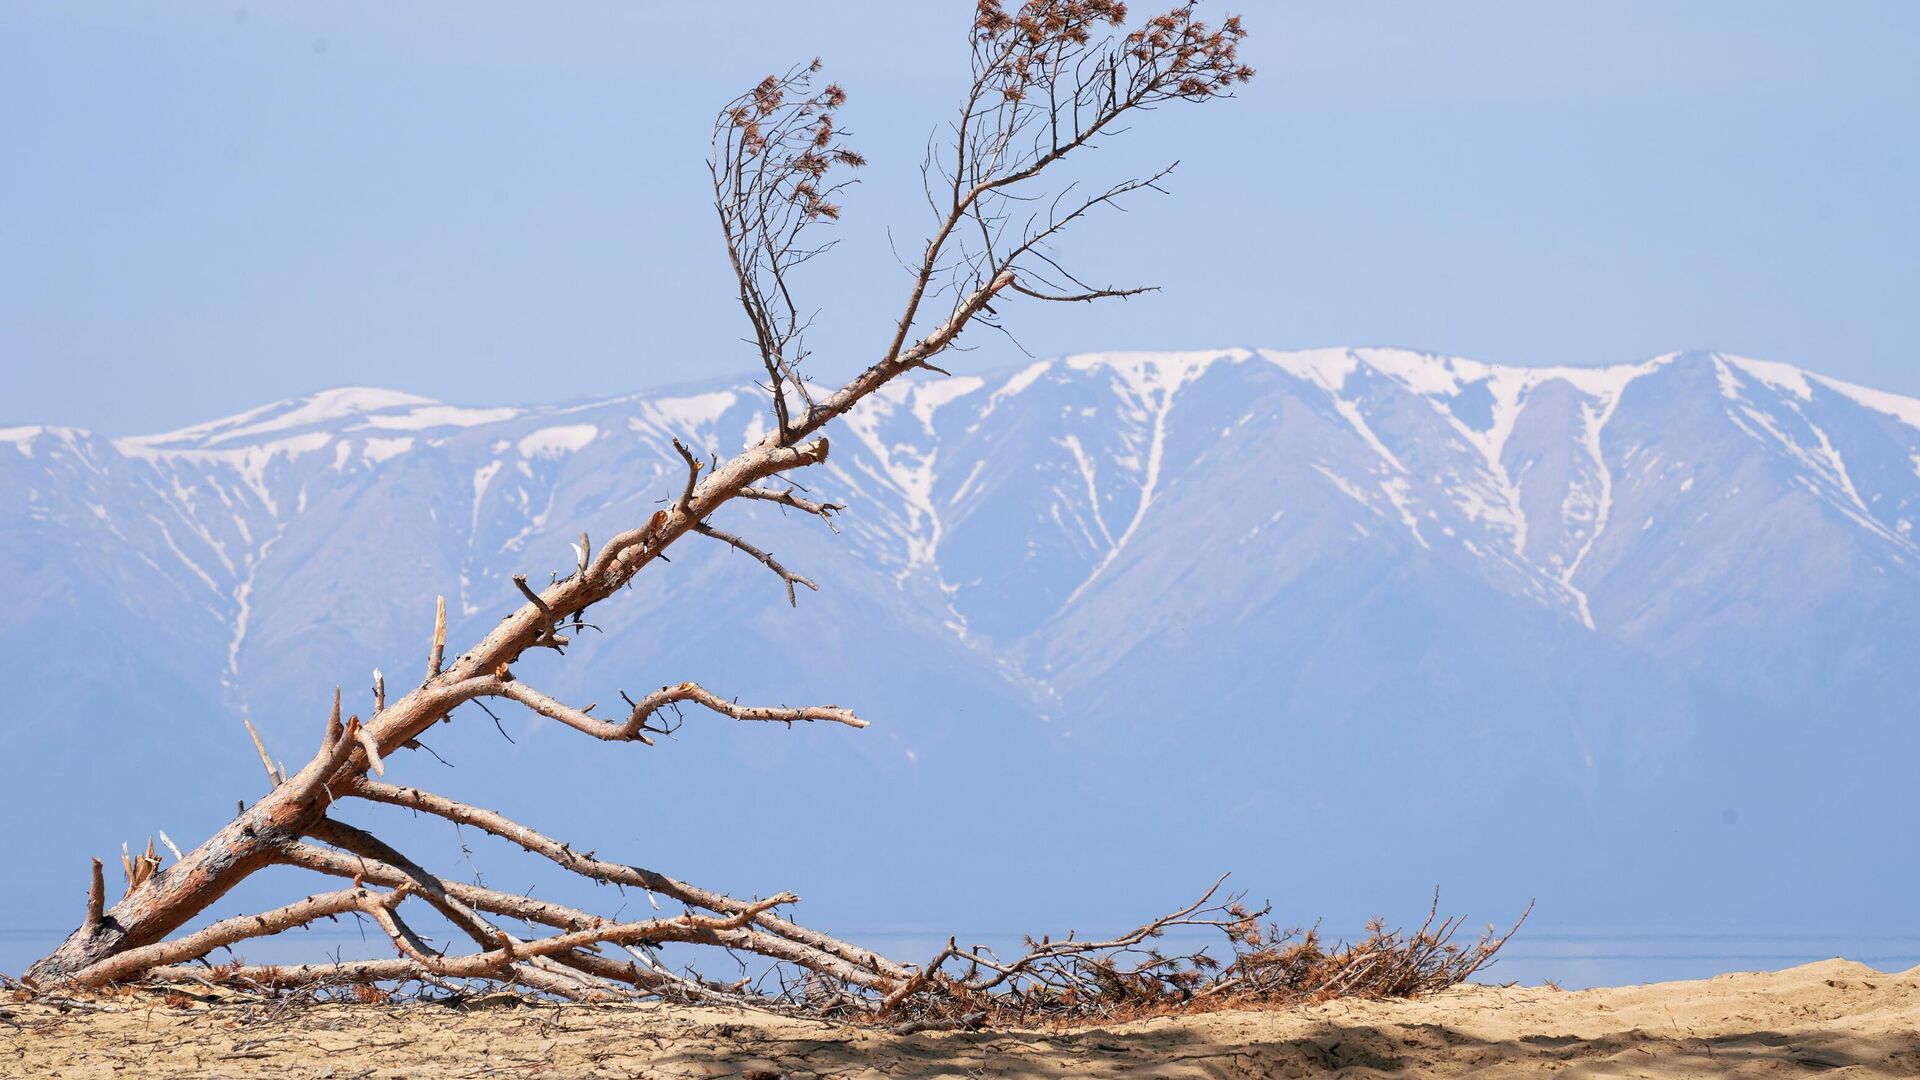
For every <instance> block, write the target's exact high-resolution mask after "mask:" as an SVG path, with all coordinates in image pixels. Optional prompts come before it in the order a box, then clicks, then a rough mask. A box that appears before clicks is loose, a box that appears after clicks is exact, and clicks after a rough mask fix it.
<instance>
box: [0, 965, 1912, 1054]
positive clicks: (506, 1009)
mask: <svg viewBox="0 0 1920 1080" xmlns="http://www.w3.org/2000/svg"><path fill="white" fill-rule="evenodd" d="M1549 1072H1556V1073H1560V1074H1562V1075H1565V1076H1569V1077H1613V1076H1619V1077H1628V1076H1631V1077H1655V1078H1663V1077H1689V1076H1754V1077H1762V1076H1764V1077H1783V1076H1797V1075H1802V1074H1807V1073H1814V1072H1828V1073H1832V1074H1834V1075H1836V1076H1849V1077H1881V1076H1884V1077H1913V1076H1920V968H1916V969H1914V970H1912V971H1907V972H1903V973H1899V974H1883V973H1881V972H1878V971H1875V970H1873V969H1872V968H1869V967H1866V966H1865V965H1862V964H1856V963H1851V962H1848V961H1845V960H1828V961H1823V962H1821V963H1817V964H1807V965H1805V966H1802V967H1796V968H1790V969H1788V970H1786V971H1780V972H1774V973H1769V974H1731V975H1721V976H1717V977H1715V978H1712V979H1707V980H1703V981H1699V982H1676V983H1659V984H1652V985H1646V986H1628V987H1618V988H1613V989H1603V990H1587V991H1580V992H1565V991H1558V990H1551V989H1543V988H1540V987H1517V986H1516V987H1465V988H1461V989H1457V990H1452V991H1448V992H1447V993H1444V994H1441V995H1438V996H1435V997H1432V998H1428V999H1424V1000H1420V1001H1400V1002H1336V1003H1332V1004H1327V1005H1319V1006H1314V1007H1310V1008H1303V1009H1295V1010H1289V1011H1284V1012H1222V1013H1214V1014H1210V1015H1204V1016H1191V1017H1184V1018H1180V1019H1162V1020H1150V1021H1144V1022H1139V1023H1132V1024H1122V1025H1115V1026H1112V1027H1103V1028H1094V1029H1087V1030H1080V1031H1075V1032H1071V1033H1054V1032H1003V1033H993V1034H980V1033H970V1034H941V1035H933V1034H922V1035H913V1036H907V1037H895V1036H890V1035H885V1034H880V1033H876V1032H873V1031H869V1030H864V1029H857V1028H844V1027H835V1026H831V1025H825V1024H817V1023H804V1022H798V1021H791V1020H781V1019H774V1018H768V1017H764V1016H758V1015H753V1014H742V1013H731V1012H724V1011H719V1010H706V1009H701V1010H687V1009H668V1008H660V1007H654V1006H632V1005H626V1006H610V1007H590V1006H558V1007H529V1006H522V1005H514V1004H508V1003H504V1002H503V1003H502V1004H501V1005H499V1006H498V1007H487V1008H479V1009H473V1010H468V1011H454V1010H451V1009H447V1008H444V1007H440V1006H408V1007H371V1006H360V1005H353V1006H346V1005H340V1006H324V1007H311V1008H304V1009H299V1010H294V1011H274V1010H265V1009H259V1008H257V1007H256V1008H252V1009H245V1008H240V1007H236V1006H232V1005H226V1006H220V1007H215V1008H205V1007H193V1008H188V1009H169V1008H166V1007H164V1006H161V1005H158V1004H144V1003H143V1004H141V1005H139V1006H137V1007H119V1006H116V1007H114V1008H112V1009H110V1010H108V1011H104V1012H86V1013H67V1014H59V1013H56V1012H55V1011H54V1010H52V1009H50V1008H48V1007H46V1006H42V1005H7V1006H4V1011H0V1074H4V1075H7V1076H35V1077H43V1076H44V1077H95V1076H129V1075H132V1076H142V1077H186V1076H272V1077H296V1076H297V1077H331V1078H335V1080H341V1078H346V1077H401V1076H408V1077H412V1076H450V1077H451V1076H473V1077H481V1076H523V1075H543V1076H582V1077H613V1076H622V1077H625V1076H647V1077H722V1076H737V1077H751V1078H758V1080H771V1078H773V1077H778V1076H789V1077H795V1078H801V1077H968V1076H1030V1077H1069V1076H1070V1077H1075V1078H1083V1077H1106V1076H1163V1077H1292V1076H1317V1075H1338V1076H1342V1077H1373V1076H1392V1077H1427V1076H1474V1077H1491V1078H1500V1077H1521V1076H1527V1077H1531V1076H1537V1075H1540V1074H1543V1073H1549Z"/></svg>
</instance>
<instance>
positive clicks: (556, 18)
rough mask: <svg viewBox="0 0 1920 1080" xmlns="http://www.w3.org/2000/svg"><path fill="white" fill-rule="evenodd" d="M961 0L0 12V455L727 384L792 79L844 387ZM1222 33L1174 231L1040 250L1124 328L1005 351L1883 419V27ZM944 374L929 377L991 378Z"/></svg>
mask: <svg viewBox="0 0 1920 1080" xmlns="http://www.w3.org/2000/svg"><path fill="white" fill-rule="evenodd" d="M971 6H972V5H971V3H970V2H967V0H923V2H914V3H901V2H898V0H894V2H878V0H860V2H853V0H838V2H834V3H828V4H795V3H788V2H774V0H730V2H728V3H726V4H716V5H701V4H672V5H668V4H659V3H633V2H608V3H572V4H567V5H558V6H550V5H534V6H528V5H522V4H514V5H509V4H504V3H458V4H454V3H428V2H414V3H407V4H388V3H329V4H324V5H287V4H259V3H253V2H250V0H228V2H225V3H219V4H201V3H190V2H168V3H156V2H145V0H123V2H115V3H110V4H109V3H94V4H57V3H51V2H34V0H20V2H15V3H8V4H6V5H4V6H0V154H4V161H5V163H4V166H0V424H6V423H27V422H33V423H61V424H73V425H79V426H83V427H90V428H94V429H96V430H100V431H103V432H106V433H109V434H127V433H133V432H140V431H154V430H161V429H165V428H170V427H175V426H179V425H182V424H185V423H188V422H191V421H195V420H199V419H203V418H207V417H210V416H215V415H222V414H226V413H230V412H233V411H237V410H239V409H241V408H244V407H247V406H251V405H254V404H258V403H261V402H264V401H267V400H270V399H273V398H278V397H286V396H291V395H294V394H298V393H303V392H306V391H310V390H314V389H318V388H321V387H326V386H336V385H345V384H369V385H379V386H388V387H393V388H396V389H401V390H407V391H412V392H416V393H421V394H428V395H432V396H435V397H439V398H443V399H445V400H449V401H455V402H472V403H483V402H536V401H553V400H561V399H566V398H572V397H578V396H584V395H596V394H609V393H616V392H623V391H630V390H636V389H641V388H645V387H648V386H653V385H658V384H663V383H670V382H684V381H689V380H696V379H704V378H710V377H714V376H720V375H730V374H735V373H740V372H745V371H747V370H749V369H750V368H751V367H752V366H753V358H752V356H751V353H750V352H749V351H748V349H747V348H746V347H745V346H744V345H742V344H740V343H739V340H738V339H739V336H740V333H741V330H742V324H741V321H740V318H739V316H738V314H737V310H736V309H735V308H734V307H733V301H732V299H731V292H730V286H729V283H728V281H727V277H726V270H725V261H724V255H723V252H722V249H721V247H720V245H719V243H718V241H717V239H716V237H717V230H716V227H715V225H714V223H713V219H712V212H711V209H710V208H709V207H708V206H707V204H706V201H705V195H706V187H705V185H706V175H705V169H704V164H703V162H704V156H705V153H706V136H707V131H708V124H709V123H710V120H711V117H712V115H713V112H714V110H715V108H716V107H717V106H718V105H719V104H720V103H721V102H722V101H724V100H725V99H726V98H728V97H729V96H731V95H732V94H733V93H735V92H736V91H738V90H739V89H743V88H744V87H745V86H747V85H750V84H751V83H752V82H753V81H755V80H756V79H757V78H758V77H759V76H760V75H762V74H764V73H766V72H767V71H769V70H772V69H774V68H776V67H783V66H785V65H786V64H787V63H788V62H790V61H794V60H802V59H806V58H810V57H812V56H815V55H819V56H821V57H824V58H825V59H826V61H827V63H828V67H829V74H830V75H831V76H833V77H836V78H838V79H840V80H841V81H842V82H843V83H844V84H845V85H846V87H847V89H848V90H849V92H850V93H851V95H852V100H851V102H850V103H849V106H848V108H847V109H846V111H845V112H844V114H843V119H844V120H845V122H846V123H847V125H848V126H849V127H851V128H852V129H853V130H854V131H855V132H856V135H857V137H856V139H855V140H854V142H855V145H857V146H859V147H860V148H861V149H863V150H864V151H866V152H867V154H868V156H869V158H870V159H871V160H872V162H873V164H872V165H871V167H870V168H868V169H867V170H865V172H866V178H865V184H864V187H863V189H862V190H860V191H858V192H856V193H855V195H854V197H853V198H852V200H851V202H850V204H849V207H848V215H847V224H846V226H845V228H844V229H843V235H844V238H845V243H844V244H843V245H842V247H841V248H840V249H839V250H838V251H837V252H836V253H835V254H834V256H833V257H832V258H831V259H829V260H828V261H826V262H823V263H821V264H818V267H817V269H816V270H815V271H814V272H813V273H812V274H811V276H810V277H809V278H808V279H807V281H806V282H805V288H806V291H807V293H808V294H809V296H810V298H811V300H812V302H814V303H817V304H818V305H819V306H820V307H821V308H822V315H821V318H820V322H819V324H818V329H817V331H816V333H815V334H814V335H813V338H812V344H813V345H814V347H815V349H816V351H817V353H818V354H819V358H818V360H817V362H816V366H817V371H816V374H817V375H819V376H820V377H822V378H827V377H832V376H834V375H840V374H845V373H847V372H849V371H851V370H853V369H855V368H857V367H858V366H861V365H863V364H865V363H866V362H868V361H870V360H871V359H872V358H873V357H874V355H875V353H876V351H877V350H878V349H879V348H880V347H881V346H882V345H883V344H884V338H885V336H886V330H887V326H886V323H887V320H888V318H889V317H890V315H891V314H892V312H893V310H894V309H896V308H897V305H898V298H899V297H900V295H901V291H902V277H903V274H902V272H901V271H900V270H899V269H898V268H897V266H896V265H895V264H894V263H893V261H892V259H891V256H890V255H889V253H888V247H887V243H888V240H887V230H888V228H889V227H891V229H892V231H893V235H894V237H895V238H896V239H898V241H899V242H900V244H901V247H902V250H910V249H911V248H913V247H915V246H917V245H918V244H919V243H920V241H921V238H922V236H923V233H924V229H925V226H926V222H927V218H928V213H927V211H926V208H925V206H924V204H920V203H918V202H917V201H916V200H917V197H918V169H917V167H918V165H919V161H920V157H921V153H922V150H923V149H924V146H925V139H926V137H927V135H928V133H929V131H930V130H931V129H932V128H933V126H934V125H935V124H936V123H937V122H939V121H940V120H941V119H943V118H944V117H946V116H947V115H948V114H949V111H950V108H951V106H952V105H953V103H954V101H955V91H956V89H957V86H958V84H959V82H960V80H961V79H962V78H963V77H964V75H965V64H966V59H965V47H964V40H963V35H964V28H965V24H966V21H967V17H968V12H969V10H970V9H971ZM1149 6H1151V5H1149V4H1147V3H1140V4H1136V7H1137V8H1139V9H1142V10H1144V9H1145V8H1147V7H1149ZM1233 10H1239V11H1241V12H1242V13H1243V14H1245V15H1246V17H1247V21H1248V24H1249V26H1250V28H1251V30H1252V31H1253V36H1252V37H1251V38H1250V39H1249V41H1248V43H1247V46H1246V49H1245V52H1246V53H1247V54H1248V58H1249V60H1250V62H1252V63H1253V64H1254V65H1256V66H1257V67H1258V68H1259V69H1260V71H1261V76H1260V78H1259V79H1257V80H1256V81H1255V82H1254V83H1253V84H1252V85H1251V86H1250V87H1249V88H1247V91H1246V93H1245V94H1244V95H1243V97H1242V99H1241V100H1240V101H1238V102H1234V103H1228V104H1226V105H1223V106H1218V107H1215V106H1208V107H1206V108H1201V109H1193V108H1180V109H1171V110H1168V111H1166V112H1164V113H1161V114H1158V115H1155V116H1152V117H1149V118H1147V119H1146V120H1144V121H1142V122H1141V123H1140V124H1139V125H1137V127H1136V129H1135V131H1134V132H1133V133H1132V134H1131V135H1129V136H1128V137H1127V138H1126V139H1125V140H1123V141H1122V142H1120V143H1116V144H1114V145H1113V146H1112V147H1111V148H1110V149H1111V150H1112V151H1113V152H1112V153H1111V154H1109V155H1107V156H1106V158H1105V160H1104V161H1102V162H1101V165H1102V167H1103V168H1105V169H1107V170H1109V171H1110V172H1111V174H1112V175H1115V176H1119V175H1123V174H1125V173H1127V172H1129V171H1134V170H1138V169H1140V168H1142V167H1145V166H1147V165H1148V164H1151V163H1153V162H1156V161H1158V160H1160V159H1163V158H1176V157H1177V158H1180V159H1182V161H1183V164H1182V166H1181V168H1180V170H1179V172H1178V173H1176V175H1175V177H1174V181H1173V191H1174V195H1173V197H1172V198H1170V199H1156V200H1150V201H1147V202H1144V203H1141V204H1139V205H1138V206H1137V207H1136V208H1135V210H1134V212H1132V213H1130V214H1127V215H1122V216H1118V217H1114V218H1111V219H1108V220H1106V221H1103V222H1098V223H1095V225H1094V227H1092V228H1088V229H1085V230H1082V231H1081V233H1080V234H1079V235H1077V236H1076V237H1074V238H1072V239H1071V240H1070V241H1069V243H1068V245H1067V247H1066V253H1067V254H1068V255H1070V256H1072V257H1074V258H1077V259H1078V260H1079V261H1080V264H1081V265H1082V266H1087V267H1091V268H1094V269H1095V270H1097V271H1099V272H1100V274H1101V275H1103V276H1106V275H1109V274H1110V276H1112V277H1114V278H1116V279H1130V278H1135V277H1137V278H1139V279H1144V280H1153V281H1159V282H1163V283H1165V284H1166V286H1167V288H1166V291H1165V292H1163V293H1161V294H1159V295H1156V296H1152V297H1148V298H1144V299H1140V300H1135V301H1133V302H1130V303H1128V304H1126V305H1124V306H1120V305H1112V306H1108V307H1105V308H1100V309H1088V308H1086V307H1083V306H1072V307H1048V308H1046V309H1044V310H1041V309H1035V308H1032V307H1029V308H1028V309H1025V310H1016V311H1014V312H1012V313H1010V320H1009V321H1010V323H1011V324H1012V326H1013V327H1014V328H1015V329H1016V330H1017V331H1018V333H1019V335H1020V338H1021V341H1022V344H1024V345H1025V347H1026V348H1027V349H1029V350H1031V351H1032V352H1033V353H1035V354H1038V355H1050V354H1055V353H1060V352H1072V351H1085V350H1094V349H1122V348H1180V347H1203V346H1213V345H1220V344H1246V345H1269V346H1276V347H1296V346H1311V345H1328V344H1395V345H1406V346H1412V347H1416V348H1424V349H1433V350H1440V351H1446V352H1453V353H1459V354H1463V355H1467V356H1472V357H1476V358H1480V359H1485V360H1492V361H1498V362H1512V363H1572V364H1599V363H1610V362H1621V361H1630V360H1637V359H1641V358H1644V357H1646V356H1649V355H1652V354H1655V353H1659V352H1665V351H1668V350H1671V349H1677V348H1720V349H1726V350H1730V351H1738V352H1743V353H1746V354H1749V355H1755V356H1760V357H1765V358H1771V359H1779V360H1785V361H1789V362H1792V363H1797V364H1800V365H1803V366H1807V367H1811V368H1814V369H1816V370H1819V371H1823V372H1826V373H1830V374H1833V375H1837V376H1840V377H1843V378H1850V379H1853V380H1856V381H1860V382H1865V383H1868V384H1872V385H1876V386H1881V387H1885V388H1888V389H1893V390H1898V391H1901V392H1905V393H1909V394H1920V352H1916V349H1915V343H1916V341H1917V340H1920V335H1917V334H1916V333H1915V325H1914V324H1915V320H1916V313H1917V312H1920V301H1917V297H1920V4H1914V3H1900V2H1885V3H1873V2H1865V0H1852V2H1849V3H1845V4H1832V3H1808V2H1797V3H1766V2H1755V0H1740V2H1729V3H1717V2H1708V0H1692V2H1689V3H1684V4H1678V3H1672V2H1670V0H1661V2H1639V3H1634V2H1613V3H1604V4H1603V3H1585V4H1572V3H1539V2H1538V0H1520V2H1474V3H1453V2H1450V3H1442V2H1437V0H1436V2H1423V3H1413V2H1408V3H1397V4H1380V3H1365V2H1357V0H1325V2H1313V3H1296V2H1272V0H1242V2H1241V3H1240V4H1239V5H1238V6H1237V7H1235V8H1234V9H1233ZM977 344H978V345H979V346H980V347H979V349H978V351H976V352H975V353H973V354H972V355H970V356H968V357H966V358H965V359H964V360H963V361H962V363H963V364H964V365H966V366H971V367H976V368H978V367H988V366H999V365H1003V364H1010V363H1015V362H1018V361H1020V360H1022V359H1023V357H1022V356H1021V354H1020V353H1019V351H1018V350H1017V349H1016V348H1015V347H1014V346H1013V345H1012V344H1010V343H1008V342H1006V341H1005V340H1004V339H1000V338H997V337H991V336H988V337H982V338H980V339H979V341H978V342H977Z"/></svg>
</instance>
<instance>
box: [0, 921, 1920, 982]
mask: <svg viewBox="0 0 1920 1080" xmlns="http://www.w3.org/2000/svg"><path fill="white" fill-rule="evenodd" d="M830 929H833V930H834V931H835V932H839V933H842V934H843V936H845V937H846V938H849V939H851V940H853V941H858V942H860V943H862V944H865V945H868V946H871V947H872V948H874V949H877V950H879V951H880V952H882V953H886V954H888V955H891V956H893V957H894V958H896V959H899V960H903V961H912V960H915V959H917V958H920V957H925V956H929V955H931V954H932V953H933V952H934V951H935V950H936V949H938V948H939V947H940V946H941V945H943V944H945V942H946V935H945V934H942V933H936V932H934V931H932V930H922V929H917V928H916V929H880V930H871V931H867V932H864V933H863V932H861V931H859V930H857V929H856V930H844V931H842V930H841V929H840V928H830ZM65 934H66V931H65V930H60V929H51V928H42V929H18V928H15V929H4V928H0V972H6V973H7V974H10V975H18V974H19V973H20V972H21V971H23V970H25V968H26V966H27V965H28V964H30V963H32V962H33V961H34V960H35V959H36V958H38V957H40V956H42V955H45V954H46V953H47V952H48V951H50V950H51V949H52V948H53V947H54V946H55V945H57V944H58V943H59V941H60V939H61V938H62V937H64V936H65ZM959 937H960V939H961V941H962V942H967V941H985V942H988V943H990V944H992V945H994V947H996V948H1001V949H1002V955H1006V954H1007V953H1008V952H1011V951H1014V947H1016V946H1017V944H1018V940H1019V939H1018V935H1014V934H1004V933H997V932H989V933H975V934H965V933H963V934H960V935H959ZM1218 941H1219V939H1218V936H1217V935H1212V936H1208V935H1199V934H1189V933H1174V934H1169V935H1167V937H1166V938H1165V939H1163V944H1164V946H1165V947H1166V948H1167V949H1168V950H1177V949H1192V948H1196V947H1198V946H1200V945H1203V944H1217V943H1218ZM241 952H242V954H243V955H244V956H246V958H247V959H249V960H252V961H255V962H282V963H284V962H290V961H297V960H313V959H319V958H321V957H322V956H323V955H324V956H328V957H331V956H334V955H341V956H348V957H351V956H385V955H388V954H389V953H388V951H387V949H386V946H385V944H384V942H383V941H382V940H381V937H380V934H379V933H378V931H376V930H373V929H372V928H371V927H369V928H368V933H367V934H365V935H363V934H362V933H361V932H360V931H359V930H358V929H356V928H354V927H353V926H350V925H330V926H327V927H325V928H324V929H313V930H308V931H302V932H297V933H296V934H294V935H292V936H289V937H286V938H284V939H281V940H276V941H272V942H252V943H249V944H248V945H246V946H243V948H242V950H241ZM1213 952H1214V955H1216V956H1219V955H1221V950H1220V949H1218V948H1215V949H1214V950H1213ZM1836 956H1839V957H1845V958H1846V959H1848V960H1855V961H1858V962H1860V963H1863V964H1866V965H1868V966H1870V967H1874V968H1878V969H1880V970H1881V971H1904V970H1906V969H1908V968H1912V967H1915V966H1920V934H1900V935H1875V934H1849V933H1829V934H1805V933H1791V932H1780V933H1762V932H1753V931H1741V932H1722V931H1697V932H1696V931H1684V930H1658V931H1644V930H1556V929H1546V928H1542V929H1538V930H1535V929H1530V928H1529V929H1523V930H1522V931H1521V932H1520V934H1519V935H1517V936H1516V937H1515V938H1514V939H1513V941H1512V942H1510V943H1509V944H1508V945H1507V948H1506V949H1505V950H1504V951H1502V952H1501V954H1500V956H1499V958H1498V960H1497V962H1495V963H1494V964H1493V965H1492V966H1490V967H1488V968H1486V969H1485V970H1483V971H1482V972H1481V974H1480V975H1479V976H1478V977H1477V978H1476V979H1475V981H1476V982H1488V983H1505V982H1518V983H1523V984H1529V985H1533V984H1539V983H1541V982H1544V981H1546V980H1549V979H1551V980H1552V981H1553V982H1555V983H1557V984H1559V985H1560V986H1562V987H1564V988H1566V989H1569V990H1577V989H1584V988H1586V987H1592V986H1621V985H1626V984H1630V983H1643V982H1668V981H1672V980H1677V979H1704V978H1707V977H1708V976H1711V975H1718V974H1721V973H1723V972H1728V971H1773V970H1777V969H1780V968H1785V967H1793V966H1794V965H1796V964H1805V963H1811V962H1813V961H1815V960H1826V959H1830V958H1832V957H1836Z"/></svg>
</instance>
